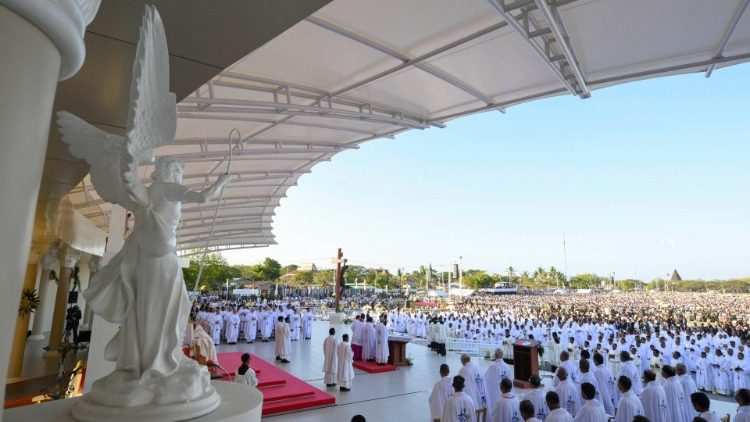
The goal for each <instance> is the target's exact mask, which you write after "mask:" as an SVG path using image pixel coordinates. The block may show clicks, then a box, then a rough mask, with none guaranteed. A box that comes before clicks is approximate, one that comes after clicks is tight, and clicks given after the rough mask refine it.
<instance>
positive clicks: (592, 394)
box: [574, 382, 609, 422]
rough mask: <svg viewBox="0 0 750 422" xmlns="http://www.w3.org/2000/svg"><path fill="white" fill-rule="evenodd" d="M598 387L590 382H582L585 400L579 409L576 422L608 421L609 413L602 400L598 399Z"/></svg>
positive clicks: (582, 395)
mask: <svg viewBox="0 0 750 422" xmlns="http://www.w3.org/2000/svg"><path fill="white" fill-rule="evenodd" d="M596 395H597V394H596V387H595V386H594V384H591V383H590V382H584V383H582V384H581V397H582V398H583V400H584V404H583V406H581V408H580V409H578V414H577V415H576V417H575V419H574V420H575V422H607V420H609V415H607V412H606V411H605V410H604V406H602V404H601V402H600V401H599V400H597V399H596Z"/></svg>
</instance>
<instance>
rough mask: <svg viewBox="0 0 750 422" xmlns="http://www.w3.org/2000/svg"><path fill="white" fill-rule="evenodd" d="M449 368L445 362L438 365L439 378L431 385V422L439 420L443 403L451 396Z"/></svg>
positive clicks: (451, 386)
mask: <svg viewBox="0 0 750 422" xmlns="http://www.w3.org/2000/svg"><path fill="white" fill-rule="evenodd" d="M448 374H450V368H449V367H448V365H447V364H445V363H443V364H441V365H440V380H438V382H436V383H435V385H434V386H433V387H432V393H430V399H429V404H430V417H431V418H432V422H440V418H441V417H442V416H443V407H444V406H445V403H446V402H447V401H448V399H450V398H451V397H452V396H453V385H452V382H453V380H452V379H451V378H450V377H449V376H448Z"/></svg>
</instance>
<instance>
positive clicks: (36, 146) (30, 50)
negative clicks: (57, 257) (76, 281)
mask: <svg viewBox="0 0 750 422" xmlns="http://www.w3.org/2000/svg"><path fill="white" fill-rule="evenodd" d="M98 7H99V0H83V1H81V0H79V1H76V0H59V1H55V2H50V1H46V0H0V92H2V98H0V181H1V182H2V183H0V198H1V199H2V202H3V216H2V219H1V220H0V239H3V241H2V242H0V269H1V270H2V271H0V277H1V278H0V356H2V357H3V359H2V362H0V397H4V396H5V384H6V380H7V376H8V364H7V362H8V361H7V359H8V358H9V356H10V348H11V344H12V337H13V332H14V326H15V320H16V314H17V309H18V298H19V297H20V295H21V287H22V282H23V280H24V273H25V271H26V258H27V256H28V253H29V248H30V246H31V232H32V227H33V223H34V215H35V209H36V200H37V196H38V193H39V183H40V181H41V177H42V166H43V165H44V157H45V154H46V150H47V138H48V135H49V124H50V117H51V116H50V115H51V113H52V102H53V100H54V97H55V90H56V88H57V81H58V79H65V78H68V77H70V76H72V75H73V74H75V73H76V72H77V71H78V69H80V67H81V64H83V59H84V56H85V45H84V43H83V34H84V30H85V27H86V25H87V24H88V23H89V22H91V20H92V19H93V17H94V15H95V14H96V10H97V9H98ZM0 419H1V418H0Z"/></svg>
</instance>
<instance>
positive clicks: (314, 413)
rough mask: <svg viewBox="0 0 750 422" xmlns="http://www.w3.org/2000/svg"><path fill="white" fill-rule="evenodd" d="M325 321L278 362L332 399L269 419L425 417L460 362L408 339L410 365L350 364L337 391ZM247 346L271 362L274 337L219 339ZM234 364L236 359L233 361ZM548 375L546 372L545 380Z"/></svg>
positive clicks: (720, 405)
mask: <svg viewBox="0 0 750 422" xmlns="http://www.w3.org/2000/svg"><path fill="white" fill-rule="evenodd" d="M328 328H329V325H328V323H327V322H323V321H316V322H315V323H314V324H313V339H312V340H309V341H297V342H292V358H291V361H292V362H291V363H289V364H281V363H278V364H277V365H278V366H280V367H282V368H284V370H286V371H289V372H291V373H292V374H293V375H294V376H296V377H298V378H301V379H303V380H305V381H307V382H309V383H310V384H312V385H314V386H315V387H317V388H320V389H322V390H325V391H327V392H328V393H330V394H333V395H334V396H336V403H337V404H336V405H335V406H330V407H326V408H322V409H312V410H306V411H301V412H295V413H288V414H283V415H275V416H269V417H268V418H265V419H268V420H269V421H272V422H287V421H288V422H291V421H295V422H306V421H310V422H312V421H336V422H346V421H349V420H350V419H351V417H352V416H354V415H356V414H361V415H364V416H365V417H366V418H367V420H368V421H376V422H377V421H394V420H397V419H396V418H398V420H401V421H408V422H418V421H429V420H430V412H429V409H428V407H427V399H428V397H429V394H430V390H431V389H432V385H433V384H434V383H435V381H437V380H438V378H439V376H438V374H437V369H438V367H439V366H440V364H441V363H447V364H448V365H449V366H450V368H451V374H452V375H455V374H456V373H458V369H459V367H460V362H459V355H458V354H457V353H449V354H448V356H446V357H441V356H438V355H436V354H435V353H433V352H431V351H430V350H429V349H427V348H426V347H424V346H420V345H418V344H410V345H409V346H408V347H407V355H408V356H410V357H412V358H413V359H414V365H413V366H411V367H403V368H399V370H397V371H394V372H386V373H382V374H369V373H366V372H363V371H360V370H356V369H355V373H356V377H355V379H354V383H353V388H352V391H349V392H339V391H338V389H332V388H329V389H326V387H325V384H324V383H323V373H322V371H321V366H322V362H323V339H324V338H325V336H326V335H327V331H328ZM335 328H336V331H337V336H340V335H341V334H343V333H344V332H349V333H350V335H351V331H350V330H349V326H336V327H335ZM240 350H241V351H249V352H252V353H254V354H256V355H258V356H260V357H262V358H264V359H266V360H268V361H269V362H271V363H274V362H275V360H274V354H273V343H272V342H269V343H257V342H256V343H254V344H238V345H231V346H230V345H221V346H219V351H220V352H223V351H240ZM474 359H475V361H476V362H477V363H478V365H479V366H480V367H481V368H483V369H484V368H486V367H488V366H489V365H490V364H491V362H489V361H486V360H484V359H480V358H474ZM238 366H239V363H238ZM550 382H551V379H550V378H547V377H545V378H544V383H545V384H547V383H550ZM712 407H714V408H715V409H714V410H716V411H717V413H719V414H720V415H723V414H726V413H730V414H732V415H734V413H735V412H736V404H735V403H734V402H733V401H731V402H729V400H727V401H724V400H721V401H715V400H714V401H713V402H712Z"/></svg>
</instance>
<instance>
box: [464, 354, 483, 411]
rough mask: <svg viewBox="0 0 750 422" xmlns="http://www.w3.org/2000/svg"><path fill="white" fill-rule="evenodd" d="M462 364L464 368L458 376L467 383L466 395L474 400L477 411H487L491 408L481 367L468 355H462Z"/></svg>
mask: <svg viewBox="0 0 750 422" xmlns="http://www.w3.org/2000/svg"><path fill="white" fill-rule="evenodd" d="M461 364H462V365H463V366H462V367H461V369H460V370H459V371H458V375H460V376H461V377H463V379H464V380H465V381H466V384H465V388H466V394H467V395H468V396H470V397H471V398H472V400H474V404H475V405H476V407H477V409H486V408H487V406H489V404H488V400H487V387H486V386H485V383H484V377H483V376H482V373H481V372H480V371H479V367H478V366H477V365H476V364H475V363H474V362H472V361H471V357H469V355H467V354H463V355H461Z"/></svg>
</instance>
